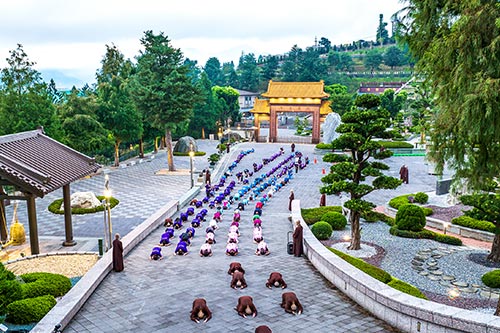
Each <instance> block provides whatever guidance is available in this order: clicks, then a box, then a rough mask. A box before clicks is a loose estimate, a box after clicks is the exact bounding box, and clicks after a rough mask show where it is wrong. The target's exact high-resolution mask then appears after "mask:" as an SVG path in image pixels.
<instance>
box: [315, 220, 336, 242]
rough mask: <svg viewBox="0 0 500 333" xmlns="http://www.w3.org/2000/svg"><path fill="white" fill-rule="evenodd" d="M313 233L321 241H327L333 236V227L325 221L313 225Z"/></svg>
mask: <svg viewBox="0 0 500 333" xmlns="http://www.w3.org/2000/svg"><path fill="white" fill-rule="evenodd" d="M311 232H312V233H313V235H314V236H316V238H317V239H319V240H326V239H329V238H330V237H331V236H332V232H333V229H332V226H331V225H330V223H328V222H325V221H319V222H316V223H314V224H313V225H312V227H311Z"/></svg>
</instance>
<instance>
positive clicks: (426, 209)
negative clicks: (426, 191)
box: [420, 207, 434, 216]
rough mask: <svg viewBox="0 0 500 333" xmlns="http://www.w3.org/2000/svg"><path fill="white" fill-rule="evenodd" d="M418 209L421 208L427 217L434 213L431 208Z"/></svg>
mask: <svg viewBox="0 0 500 333" xmlns="http://www.w3.org/2000/svg"><path fill="white" fill-rule="evenodd" d="M420 208H422V211H423V212H424V215H425V216H429V215H432V213H434V211H433V210H432V208H429V207H420Z"/></svg>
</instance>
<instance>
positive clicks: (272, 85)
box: [250, 80, 332, 144]
mask: <svg viewBox="0 0 500 333" xmlns="http://www.w3.org/2000/svg"><path fill="white" fill-rule="evenodd" d="M324 86H325V84H324V82H323V81H319V82H274V81H272V80H271V81H269V85H268V88H267V92H265V93H263V94H262V95H261V97H263V98H262V99H259V98H257V99H255V104H254V108H253V109H252V110H251V111H250V112H252V113H253V115H254V117H255V119H254V126H255V134H254V136H255V138H256V140H257V141H263V140H262V139H259V134H260V125H261V122H262V121H268V122H269V137H268V139H269V142H278V121H277V117H278V115H279V114H283V113H311V114H312V138H311V143H314V144H316V143H319V141H320V137H321V132H320V125H321V122H322V121H324V119H325V117H326V116H327V115H328V114H329V113H330V112H332V110H331V109H330V102H329V101H328V97H329V95H328V94H327V93H325V92H324Z"/></svg>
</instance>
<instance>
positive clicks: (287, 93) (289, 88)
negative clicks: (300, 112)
mask: <svg viewBox="0 0 500 333" xmlns="http://www.w3.org/2000/svg"><path fill="white" fill-rule="evenodd" d="M324 88H325V83H324V82H323V81H318V82H274V81H272V80H271V81H269V85H268V87H267V92H265V93H263V94H262V96H263V97H267V98H327V97H328V96H329V95H328V94H327V93H325V92H324Z"/></svg>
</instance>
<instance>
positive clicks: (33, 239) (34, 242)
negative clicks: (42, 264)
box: [26, 194, 40, 255]
mask: <svg viewBox="0 0 500 333" xmlns="http://www.w3.org/2000/svg"><path fill="white" fill-rule="evenodd" d="M26 206H27V208H28V221H29V230H30V247H31V254H32V255H33V254H40V246H39V244H38V225H37V221H36V204H35V196H34V195H33V194H27V200H26Z"/></svg>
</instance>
